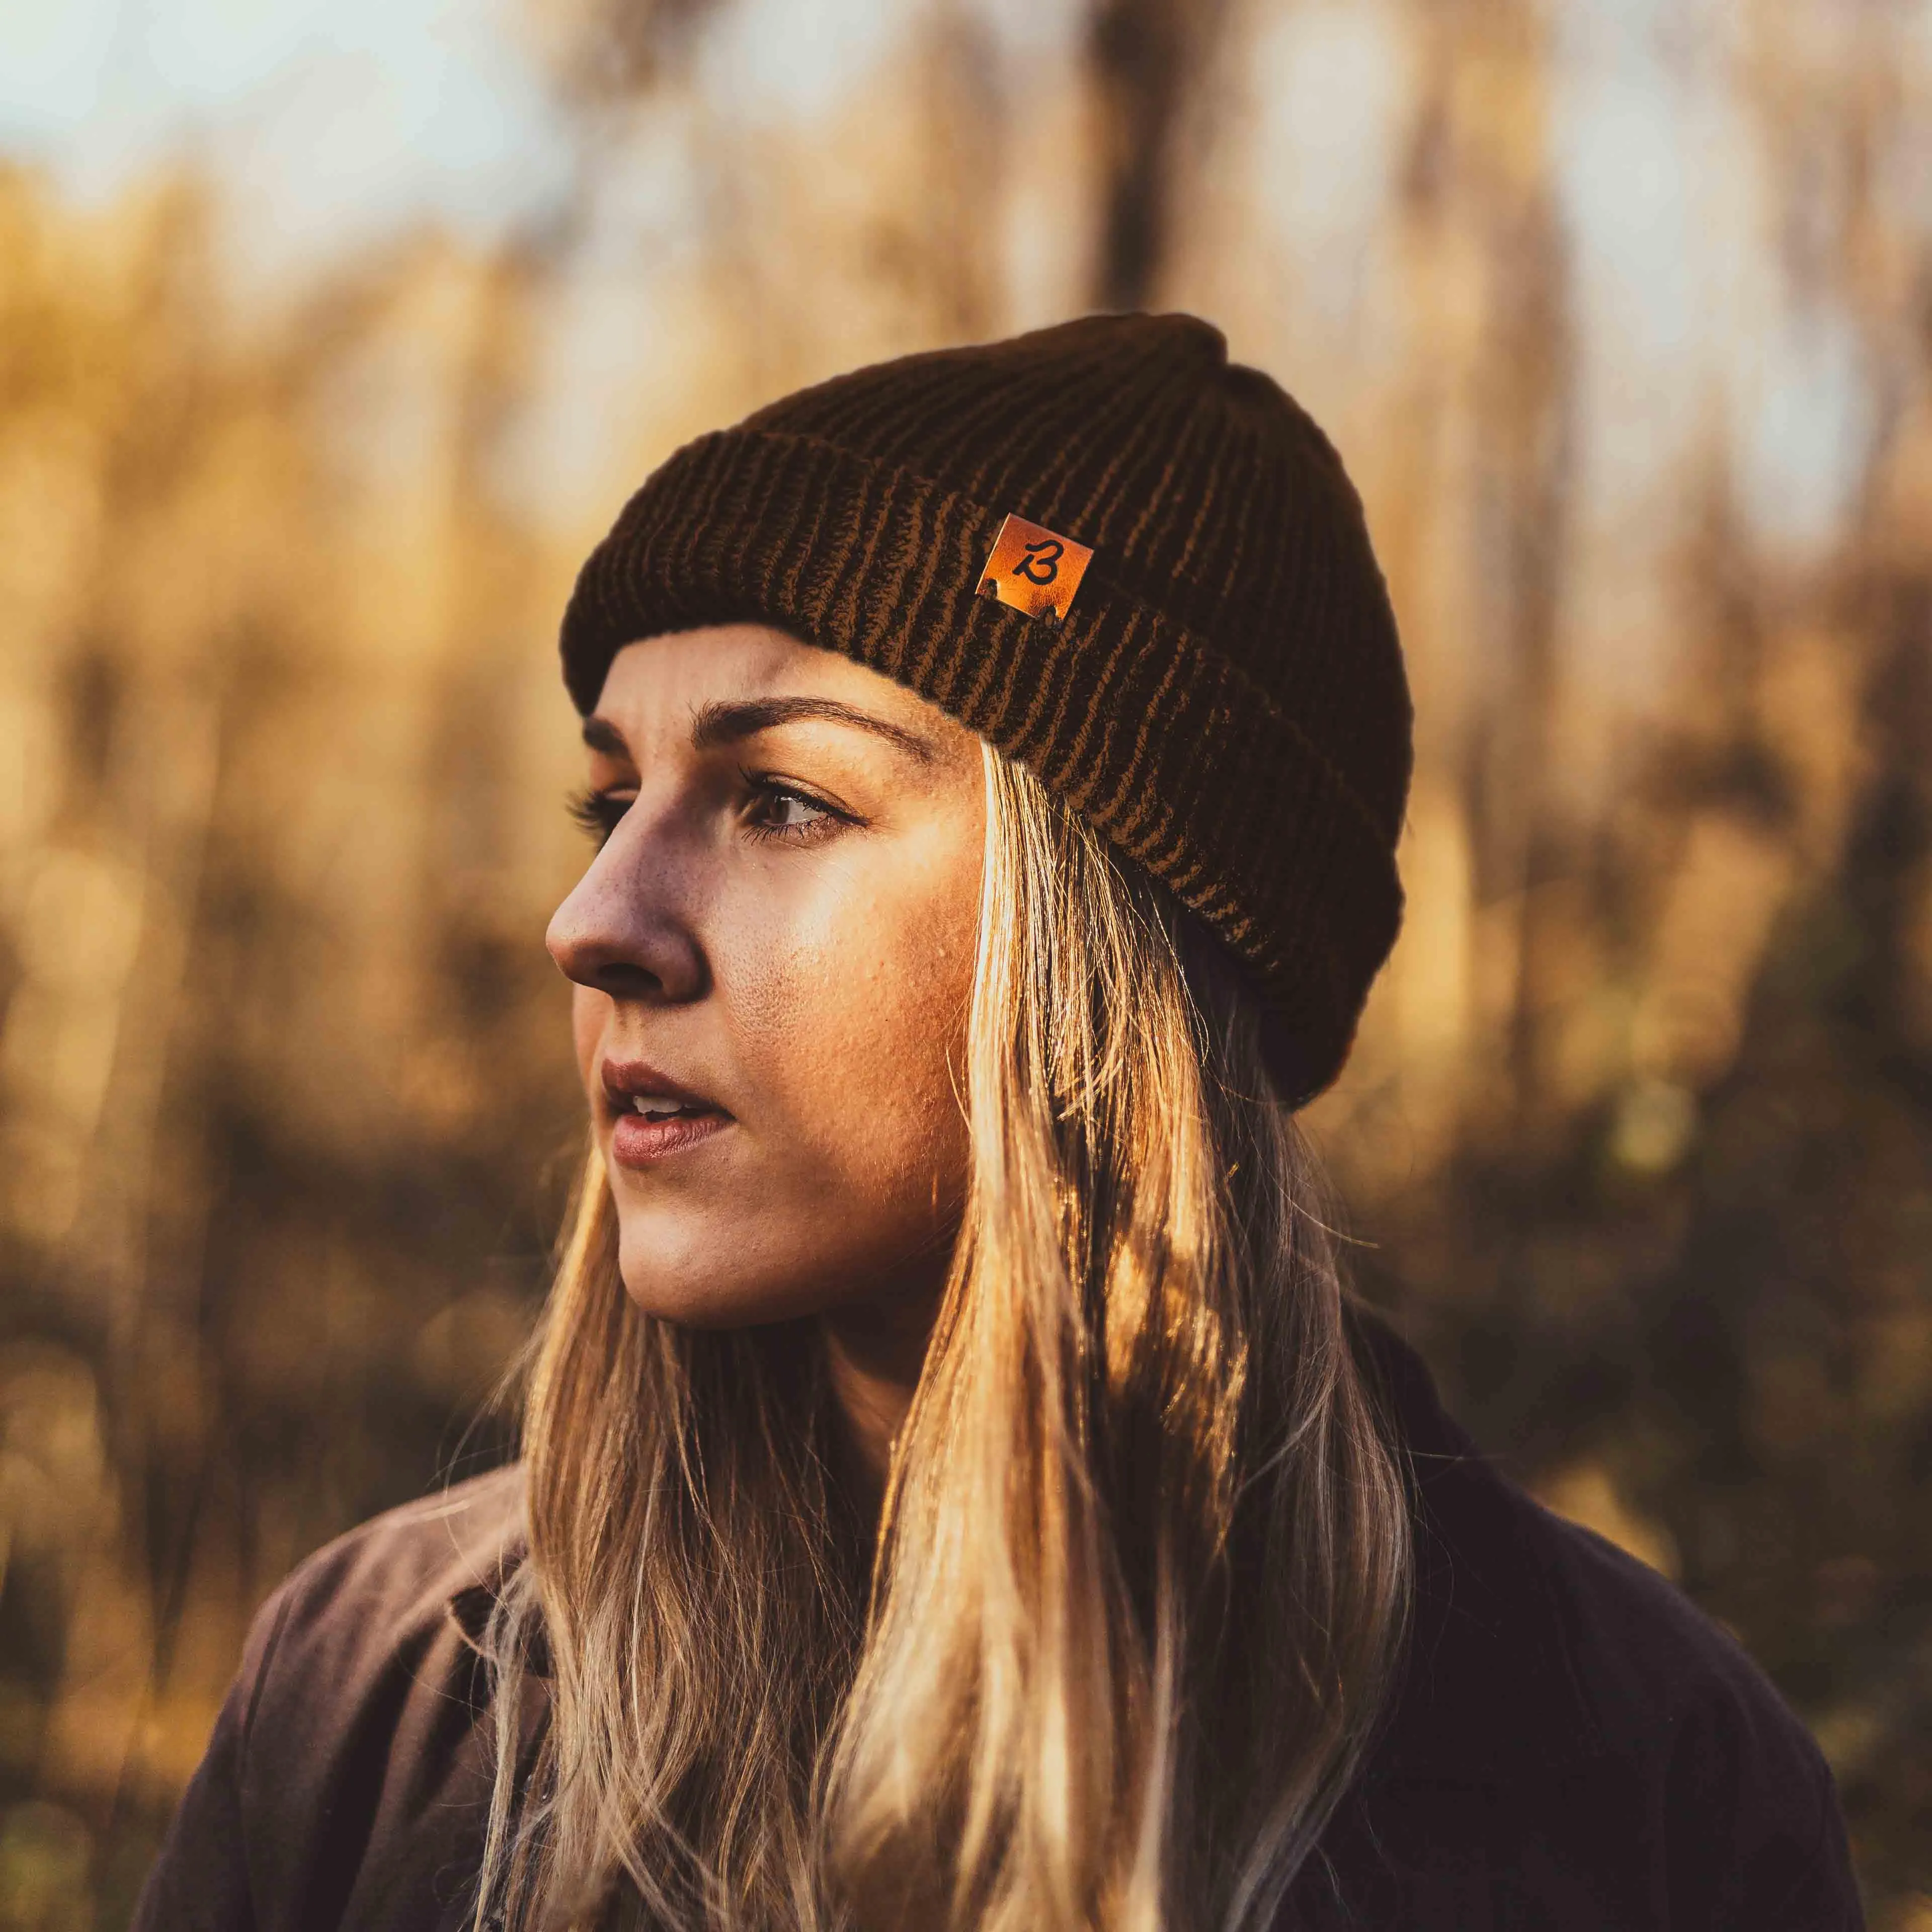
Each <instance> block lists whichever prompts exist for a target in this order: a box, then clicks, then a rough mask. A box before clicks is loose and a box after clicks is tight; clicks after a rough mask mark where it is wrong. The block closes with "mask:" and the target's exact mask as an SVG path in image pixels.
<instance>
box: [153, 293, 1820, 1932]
mask: <svg viewBox="0 0 1932 1932" xmlns="http://www.w3.org/2000/svg"><path fill="white" fill-rule="evenodd" d="M562 649H563V663H564V673H565V681H566V683H567V684H568V688H569V690H570V691H571V696H572V697H573V698H574V700H575V703H576V704H577V708H578V709H579V711H580V712H581V713H582V714H583V715H584V718H585V722H584V725H583V736H584V740H585V743H586V748H587V751H588V754H589V761H590V786H589V790H588V791H587V793H586V794H585V796H584V797H583V799H582V800H581V801H580V803H579V806H578V809H579V811H580V815H581V816H582V817H583V819H584V820H585V821H586V825H587V826H588V828H589V829H590V830H591V832H592V833H593V835H594V836H595V838H596V839H597V841H598V848H597V850H596V853H595V856H594V858H593V859H592V862H591V863H590V865H589V869H588V871H586V874H585V875H584V877H583V881H582V883H580V885H579V886H577V889H576V890H575V891H574V892H573V893H572V894H571V896H570V898H568V900H567V901H565V904H564V905H563V906H562V908H561V909H560V910H559V912H558V913H557V915H556V919H555V920H554V921H553V924H552V926H551V929H550V941H549V943H550V950H551V952H552V953H553V956H555V958H556V961H557V963H558V964H559V966H560V967H561V968H562V969H563V971H565V974H568V976H569V977H570V978H571V980H572V981H574V983H575V986H574V1009H573V1011H574V1033H575V1040H576V1047H577V1058H578V1061H579V1064H580V1067H581V1070H582V1072H583V1079H584V1082H585V1086H586V1094H587V1096H588V1098H589V1105H590V1110H591V1120H592V1148H591V1151H590V1154H589V1161H588V1164H587V1166H586V1171H585V1174H584V1177H583V1185H582V1189H581V1193H580V1201H579V1203H578V1205H577V1209H576V1211H575V1215H574V1223H573V1225H572V1226H571V1231H570V1232H569V1235H568V1241H567V1244H566V1247H565V1250H564V1253H563V1256H562V1263H561V1265H560V1267H559V1271H558V1276H557V1280H556V1286H555V1290H554V1292H553V1297H552V1300H551V1302H550V1308H549V1310H548V1313H547V1317H546V1320H545V1323H544V1330H543V1333H542V1334H541V1337H540V1339H539V1341H538V1346H537V1347H536V1349H535V1353H534V1355H533V1358H532V1367H531V1373H530V1375H529V1384H528V1394H527V1400H526V1415H525V1425H524V1436H523V1442H524V1454H523V1462H522V1463H521V1465H520V1467H519V1468H517V1469H513V1470H511V1471H508V1472H501V1473H499V1474H498V1475H493V1476H490V1477H486V1478H481V1479H480V1480H478V1481H474V1482H472V1483H470V1484H466V1485H464V1486H463V1487H460V1488H458V1489H456V1490H452V1491H451V1492H449V1493H448V1494H447V1495H446V1496H443V1497H440V1498H439V1499H437V1500H436V1501H434V1502H432V1503H430V1504H428V1505H420V1506H418V1507H416V1508H412V1509H408V1510H404V1511H398V1512H395V1513H393V1514H391V1515H389V1516H388V1517H383V1518H380V1519H379V1520H377V1522H376V1523H373V1524H371V1525H368V1526H365V1528H364V1529H361V1530H359V1531H357V1532H354V1533H353V1534H352V1535H350V1536H349V1537H347V1538H344V1539H342V1540H341V1541H340V1542H338V1543H337V1544H334V1545H332V1547H330V1548H329V1549H328V1550H325V1551H323V1552H322V1553H320V1554H319V1555H318V1556H316V1557H314V1558H312V1559H311V1560H310V1561H309V1562H308V1563H307V1564H305V1565H303V1566H302V1568H301V1569H300V1570H299V1571H297V1572H296V1574H295V1576H294V1577H292V1578H291V1579H290V1581H289V1582H288V1583H287V1584H285V1585H284V1586H283V1588H282V1589H281V1591H279V1592H278V1593H277V1595H276V1596H275V1598H273V1599H272V1601H271V1602H270V1604H269V1606H268V1607H266V1609H265V1610H264V1611H263V1613H262V1616H261V1617H260V1619H258V1621H257V1625H256V1626H255V1628H254V1633H253V1634H252V1635H251V1640H250V1643H249V1646H248V1653H247V1655H246V1657H245V1661H244V1663H243V1666H242V1672H241V1674H240V1676H239V1678H238V1680H237V1682H236V1688H235V1691H234V1692H233V1694H232V1696H231V1697H230V1699H229V1703H228V1704H227V1706H226V1709H225V1710H224V1712H223V1715H222V1718H221V1719H220V1723H219V1724H218V1725H217V1730H216V1733H215V1735H214V1739H213V1741H212V1742H211V1745H210V1748H209V1751H208V1757H207V1759H206V1760H205V1763H204V1764H203V1766H202V1769H201V1770H200V1772H199V1774H198V1775H197V1777H196V1780H195V1781H194V1783H193V1786H192V1787H190V1790H189V1792H188V1794H187V1797H186V1799H184V1802H183V1805H182V1807H181V1813H180V1815H179V1817H178V1819H177V1821H176V1823H175V1827H174V1831H173V1833H172V1837H171V1838H170V1840H169V1843H168V1845H167V1846H166V1849H165V1850H164V1852H163V1855H162V1858H161V1859H160V1862H159V1864H158V1865H157V1868H156V1870H155V1872H154V1875H153V1876H152V1878H151V1881H150V1884H149V1888H148V1892H147V1894H146V1896H145V1900H144V1903H143V1907H142V1916H141V1920H140V1922H141V1923H142V1924H143V1925H145V1926H148V1927H172V1926H175V1925H205V1926H211V1927H244V1926H251V1927H252V1926H261V1927H281V1926H289V1927H294V1926H298V1925H299V1926H303V1927H311V1926H314V1927H320V1926H338V1925H353V1926H357V1927H395V1928H398V1932H401V1928H404V1927H431V1926H447V1927H459V1926H469V1925H475V1926H496V1925H505V1926H516V1927H537V1926H565V1925H568V1926H589V1925H600V1926H601V1925H613V1926H614V1925H623V1924H638V1925H649V1926H661V1927H746V1928H750V1927H760V1928H763V1927H819V1926H823V1927H854V1928H876V1927H935V1928H937V1927H1001V1928H1007V1927H1011V1928H1021V1927H1028V1928H1033V1927H1049V1928H1069V1932H1071V1928H1084V1927H1135V1928H1141V1927H1146V1928H1154V1927H1177V1928H1178V1927H1265V1926H1269V1925H1277V1924H1278V1925H1283V1926H1295V1927H1331V1926H1342V1925H1375V1926H1389V1927H1394V1926H1400V1927H1422V1928H1438V1927H1440V1928H1451V1927H1456V1928H1463V1927H1467V1928H1478V1927H1502V1926H1508V1925H1523V1926H1528V1925H1535V1926H1538V1927H1590V1928H1605V1932H1608V1928H1613V1927H1615V1928H1619V1929H1620V1932H1621V1929H1622V1928H1631V1927H1658V1928H1660V1932H1661V1928H1664V1927H1670V1928H1673V1932H1675V1928H1681V1927H1718V1926H1726V1927H1730V1926H1735V1927H1741V1928H1742V1927H1748V1928H1751V1932H1769V1928H1775V1927H1793V1928H1796V1927H1805V1928H1808V1932H1815V1928H1820V1927H1849V1926H1854V1925H1856V1924H1858V1906H1857V1902H1856V1898H1855V1892H1854V1890H1853V1888H1852V1884H1851V1881H1850V1879H1849V1875H1848V1870H1847V1864H1846V1850H1845V1843H1844V1835H1843V1828H1842V1826H1841V1822H1840V1820H1839V1816H1838V1808H1837V1805H1836V1801H1835V1797H1834V1795H1833V1793H1832V1785H1831V1781H1830V1778H1829V1774H1828V1773H1827V1772H1826V1770H1825V1769H1824V1768H1823V1764H1822V1762H1821V1761H1820V1759H1819V1757H1818V1755H1817V1751H1815V1749H1814V1748H1813V1747H1812V1745H1811V1742H1810V1741H1809V1740H1808V1739H1807V1738H1806V1737H1805V1735H1804V1733H1803V1732H1802V1730H1800V1729H1799V1727H1798V1726H1797V1724H1796V1723H1795V1722H1794V1721H1793V1719H1792V1718H1791V1717H1790V1715H1788V1713H1787V1712H1786V1711H1785V1710H1784V1707H1783V1706H1782V1705H1781V1703H1779V1702H1778V1699H1777V1697H1775V1694H1773V1693H1772V1691H1771V1690H1770V1688H1769V1686H1768V1685H1766V1683H1765V1682H1764V1681H1763V1679H1762V1678H1761V1677H1760V1676H1759V1675H1758V1673H1757V1672H1756V1670H1754V1667H1752V1666H1751V1664H1749V1663H1748V1661H1746V1660H1745V1658H1744V1657H1743V1656H1742V1654H1741V1653H1740V1652H1739V1651H1738V1650H1737V1649H1736V1648H1735V1647H1734V1646H1732V1645H1731V1644H1730V1643H1729V1642H1728V1641H1727V1640H1726V1639H1724V1637H1721V1635H1719V1634H1718V1632H1716V1631H1715V1630H1714V1629H1713V1628H1712V1627H1711V1626H1710V1625H1709V1624H1708V1623H1706V1622H1705V1621H1704V1620H1703V1619H1702V1618H1701V1617H1700V1616H1698V1614H1697V1613H1696V1612H1695V1611H1694V1610H1692V1609H1691V1607H1689V1606H1688V1604H1686V1603H1685V1601H1683V1600H1682V1598H1679V1596H1677V1595H1676V1593H1675V1592H1673V1590H1672V1589H1670V1587H1669V1586H1667V1585H1666V1584H1664V1583H1662V1582H1661V1581H1660V1580H1658V1579H1656V1578H1655V1577H1652V1575H1650V1574H1649V1573H1648V1572H1647V1571H1643V1569H1642V1568H1640V1566H1638V1565H1636V1564H1634V1563H1633V1562H1630V1561H1628V1559H1625V1558H1624V1557H1622V1556H1620V1555H1619V1554H1618V1553H1616V1551H1614V1550H1611V1549H1610V1547H1608V1546H1607V1545H1605V1544H1603V1543H1601V1542H1600V1541H1598V1540H1597V1539H1595V1538H1592V1537H1591V1536H1589V1535H1588V1534H1587V1533H1586V1532H1582V1531H1580V1530H1577V1529H1573V1528H1571V1527H1569V1526H1566V1525H1564V1524H1562V1523H1559V1522H1558V1521H1556V1520H1555V1519H1553V1518H1552V1517H1550V1516H1548V1515H1547V1514H1544V1513H1543V1512H1542V1511H1540V1510H1538V1508H1536V1507H1535V1505H1532V1503H1530V1502H1529V1501H1528V1499H1526V1498H1525V1497H1524V1496H1523V1495H1522V1494H1521V1493H1520V1492H1518V1491H1517V1490H1514V1489H1513V1488H1511V1487H1510V1486H1509V1485H1508V1484H1506V1483H1505V1482H1504V1481H1502V1479H1501V1478H1499V1477H1498V1476H1496V1475H1494V1474H1493V1472H1490V1470H1488V1469H1487V1468H1485V1467H1484V1465H1483V1464H1482V1463H1481V1461H1480V1460H1479V1459H1478V1458H1477V1457H1476V1456H1475V1454H1474V1452H1473V1451H1472V1448H1471V1447H1470V1445H1469V1442H1468V1441H1467V1439H1466V1438H1465V1437H1463V1436H1462V1435H1461V1433H1460V1432H1459V1431H1458V1430H1457V1429H1456V1428H1455V1427H1454V1425H1453V1424H1451V1422H1449V1421H1448V1419H1447V1418H1445V1416H1444V1415H1443V1414H1442V1412H1441V1410H1440V1409H1439V1407H1438V1406H1437V1405H1436V1400H1435V1398H1434V1396H1433V1392H1432V1391H1431V1390H1430V1386H1429V1383H1428V1380H1427V1376H1426V1375H1425V1374H1424V1372H1423V1370H1421V1367H1420V1365H1419V1364H1418V1362H1417V1361H1416V1360H1415V1358H1414V1357H1413V1356H1412V1355H1411V1354H1410V1353H1409V1352H1408V1351H1407V1350H1406V1349H1405V1348H1404V1347H1403V1346H1402V1345H1401V1344H1400V1343H1398V1342H1397V1340H1395V1339H1394V1337H1393V1336H1392V1335H1391V1334H1389V1333H1388V1331H1386V1330H1385V1329H1384V1328H1381V1327H1380V1326H1379V1325H1378V1324H1376V1322H1374V1321H1373V1319H1370V1318H1369V1317H1368V1316H1366V1315H1365V1314H1363V1313H1360V1312H1358V1311H1357V1310H1354V1309H1353V1308H1352V1306H1351V1304H1349V1301H1348V1300H1347V1298H1346V1295H1345V1292H1344V1290H1343V1286H1342V1284H1341V1283H1340V1277H1339V1274H1338V1271H1337V1263H1336V1259H1335V1256H1334V1250H1333V1247H1332V1245H1331V1241H1330V1238H1329V1237H1328V1233H1327V1232H1326V1230H1325V1227H1324V1225H1323V1222H1322V1218H1321V1215H1320V1213H1319V1199H1318V1197H1317V1196H1316V1190H1315V1188H1314V1184H1313V1180H1312V1178H1311V1175H1310V1172H1309V1167H1308V1163H1307V1157H1306V1155H1305V1154H1304V1152H1303V1151H1302V1148H1301V1142H1300V1140H1299V1139H1298V1134H1297V1131H1296V1129H1295V1124H1294V1121H1293V1120H1292V1111H1293V1109H1295V1107H1296V1106H1298V1105H1300V1104H1301V1103H1302V1102H1303V1101H1304V1100H1307V1099H1308V1098H1309V1097H1311V1096H1312V1095H1313V1094H1316V1093H1317V1092H1319V1091H1321V1090H1322V1088H1325V1086H1326V1085H1328V1083H1329V1082H1331V1080H1332V1079H1333V1078H1334V1076H1335V1074H1336V1073H1337V1071H1338V1070H1339V1069H1340V1066H1341V1064H1342V1062H1343V1058H1345V1056H1346V1052H1347V1050H1348V1047H1349V1041H1350V1040H1351V1037H1352V1034H1353V1031H1354V1029H1355V1022H1356V1018H1357V1016H1358V1013H1359V1011H1360V1009H1361V1003H1362V1001H1363V998H1364V995H1365V994H1366V992H1367V988H1368V985H1369V983H1370V980H1371V978H1372V977H1373V974H1374V973H1375V972H1376V969H1377V968H1378V967H1379V965H1380V964H1381V962H1382V959H1383V958H1384V957H1385V955H1386V953H1387V952H1388V948H1389V946H1390V945H1391V943H1392V941H1393V940H1394V935H1395V930H1396V926H1397V919H1398V916H1399V911H1400V888H1399V885H1398V883H1397V876H1396V871H1395V865H1394V847H1395V844H1396V839H1397V833H1398V831H1399V829H1400V823H1401V820H1402V814H1403V802H1404V797H1405V794H1406V787H1407V783H1408V775H1409V703H1408V696H1407V691H1406V685H1405V682H1404V679H1403V670H1402V663H1401V658H1400V651H1399V649H1398V646H1397V640H1396V635H1395V630H1394V623H1393V621H1392V619H1391V616H1390V613H1389V609H1388V602H1387V599H1386V597H1385V593H1384V591H1383V588H1382V580H1381V577H1380V575H1379V572H1378V571H1377V569H1376V564H1375V561H1374V559H1373V555H1372V553H1371V552H1370V547H1369V543H1368V539H1367V535H1366V533H1365V532H1364V526H1363V523H1362V520H1361V511H1360V508H1359V505H1358V502H1357V500H1356V498H1355V494H1354V492H1353V490H1352V488H1351V487H1350V486H1349V483H1348V481H1347V479H1346V476H1345V475H1344V473H1343V469H1342V466H1341V464H1340V460H1339V459H1338V458H1337V457H1336V455H1335V454H1334V451H1333V450H1332V449H1331V448H1330V446H1329V445H1328V443H1327V442H1326V441H1325V440H1324V439H1323V437H1322V435H1321V433H1320V432H1319V430H1317V429H1316V427H1315V425H1313V422H1310V420H1309V419H1308V418H1307V416H1305V415H1304V414H1303V413H1301V411H1300V410H1298V408H1297V407H1295V404H1293V403H1292V402H1291V401H1289V398H1287V397H1286V396H1285V395H1283V393H1282V392H1281V391H1280V389H1277V387H1276V386H1274V383H1271V381H1270V380H1268V378H1267V377H1264V376H1262V375H1261V374H1258V373H1256V371H1253V370H1250V369H1244V368H1239V367H1238V366H1231V365H1229V362H1227V359H1226V352H1225V347H1224V345H1223V342H1222V341H1221V338H1220V336H1219V335H1218V334H1217V332H1215V331H1214V330H1213V329H1211V328H1209V327H1208V326H1206V325H1205V324H1204V323H1199V322H1197V321H1195V320H1193V319H1191V318H1190V317H1178V316H1169V317H1092V318H1089V319H1088V320H1085V321H1082V322H1078V323H1070V324H1068V325H1066V326H1063V327H1061V328H1058V329H1049V330H1046V331H1043V332H1039V333H1037V334H1034V335H1028V336H1023V337H1021V338H1017V339H1016V340H1014V341H1009V342H1005V343H997V344H990V345H984V346H980V347H972V348H968V349H963V350H953V351H950V352H947V353H941V354H937V355H929V356H916V357H911V358H908V359H904V360H902V361H900V362H892V363H887V364H885V365H880V366H878V367H876V368H870V369H865V370H861V371H856V373H854V374H851V375H849V376H847V377H841V378H839V379H838V380H835V381H834V382H832V383H826V384H823V385H821V386H819V387H817V388H816V389H809V390H807V391H805V392H802V393H801V394H799V395H796V396H793V397H790V398H786V399H784V401H781V402H779V403H777V404H773V405H772V406H771V407H769V408H767V409H766V410H762V411H760V412H759V413H757V414H756V415H754V416H752V417H751V418H750V419H748V420H747V421H746V422H744V423H742V424H741V425H738V426H737V427H736V428H734V429H731V430H727V431H721V432H719V433H718V434H714V435H712V436H709V437H700V439H698V440H697V442H695V443H692V444H691V445H689V446H687V447H686V448H685V449H683V450H682V451H680V452H678V453H677V454H676V455H675V456H673V458H671V459H670V460H669V461H668V462H667V463H666V464H664V466H663V467H662V468H661V469H659V470H658V472H655V474H654V475H652V477H651V478H649V479H648V480H647V481H646V483H645V484H644V486H643V488H642V489H641V490H640V491H639V493H637V496H635V497H634V499H632V500H631V503H630V504H629V505H628V506H627V507H626V508H625V511H624V512H623V514H622V516H621V517H619V520H618V521H617V523H616V526H615V528H614V529H613V531H612V532H611V533H610V535H609V536H608V537H607V538H606V539H605V541H604V543H603V544H601V546H600V547H599V548H598V550H597V551H596V552H595V554H594V555H593V556H592V557H591V559H590V560H589V562H588V563H587V564H586V566H585V568H584V570H583V574H582V575H581V576H580V579H579V581H578V583H577V589H576V592H575V593H574V596H573V598H572V600H571V604H570V607H569V610H568V613H567V614H566V616H565V622H564V627H563V640H562Z"/></svg>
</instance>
